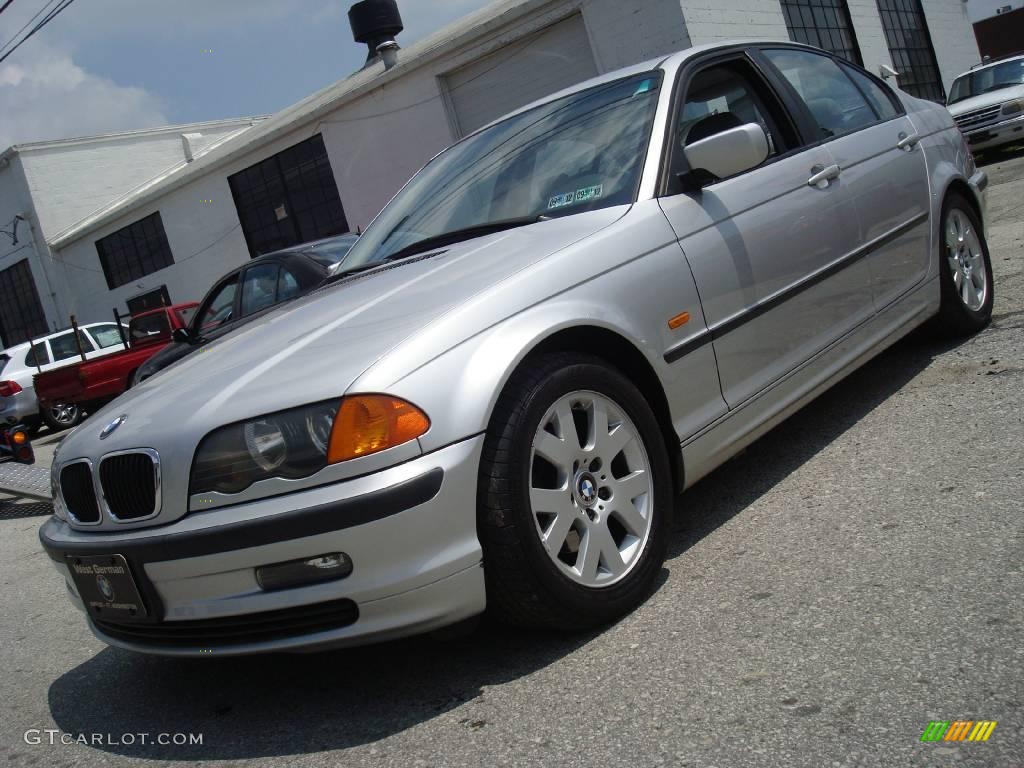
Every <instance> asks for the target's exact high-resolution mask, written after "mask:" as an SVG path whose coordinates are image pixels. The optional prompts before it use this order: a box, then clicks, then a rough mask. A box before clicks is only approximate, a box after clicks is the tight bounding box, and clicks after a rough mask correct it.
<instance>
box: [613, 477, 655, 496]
mask: <svg viewBox="0 0 1024 768" xmlns="http://www.w3.org/2000/svg"><path fill="white" fill-rule="evenodd" d="M612 487H613V488H614V491H615V499H616V500H617V501H622V502H626V503H629V502H631V501H632V500H633V499H635V498H636V497H637V496H642V495H643V494H645V493H647V492H649V491H650V490H651V483H650V479H649V478H648V476H647V473H646V472H645V471H644V470H642V469H639V470H637V471H636V472H633V473H631V474H629V475H626V476H625V477H623V478H620V479H618V480H616V481H615V482H614V484H613V485H612Z"/></svg>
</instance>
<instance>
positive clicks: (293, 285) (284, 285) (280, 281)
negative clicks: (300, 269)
mask: <svg viewBox="0 0 1024 768" xmlns="http://www.w3.org/2000/svg"><path fill="white" fill-rule="evenodd" d="M298 295H299V281H298V280H296V279H295V275H293V274H292V273H291V272H289V271H288V270H287V269H285V268H284V267H281V274H280V275H279V276H278V278H277V300H278V301H286V300H287V299H290V298H292V297H293V296H298Z"/></svg>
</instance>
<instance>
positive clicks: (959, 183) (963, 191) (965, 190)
mask: <svg viewBox="0 0 1024 768" xmlns="http://www.w3.org/2000/svg"><path fill="white" fill-rule="evenodd" d="M954 192H955V193H957V194H959V195H960V196H961V197H962V198H964V200H966V201H967V202H968V203H970V204H971V208H973V209H974V215H975V216H977V217H978V221H980V222H981V229H982V233H984V231H985V219H984V217H983V216H982V215H981V204H980V203H979V202H978V198H977V197H975V196H974V190H973V189H971V187H970V185H969V184H968V183H967V182H965V181H964V180H963V179H954V180H953V182H952V183H951V184H950V185H949V187H947V189H946V197H947V198H948V197H949V196H950V195H951V194H953V193H954ZM942 202H943V205H945V202H946V201H945V199H943V201H942Z"/></svg>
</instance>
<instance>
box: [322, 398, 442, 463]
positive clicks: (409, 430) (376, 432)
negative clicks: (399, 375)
mask: <svg viewBox="0 0 1024 768" xmlns="http://www.w3.org/2000/svg"><path fill="white" fill-rule="evenodd" d="M428 429H430V419H428V418H427V415H426V414H425V413H423V411H421V410H420V409H419V408H417V407H416V406H415V405H413V404H412V403H407V402H406V401H405V400H400V399H398V398H397V397H389V396H388V395H354V396H353V397H346V398H343V399H342V401H341V408H339V409H338V415H337V416H335V417H334V427H333V428H332V429H331V445H330V448H329V450H328V452H327V461H328V463H330V464H337V463H338V462H339V461H348V460H349V459H356V458H359V457H360V456H369V455H370V454H371V453H377V452H378V451H383V450H386V449H388V448H394V447H395V446H396V445H401V444H402V443H407V442H409V441H410V440H415V439H416V438H417V437H419V436H420V435H422V434H424V433H425V432H426V431H427V430H428Z"/></svg>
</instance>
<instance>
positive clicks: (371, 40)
mask: <svg viewBox="0 0 1024 768" xmlns="http://www.w3.org/2000/svg"><path fill="white" fill-rule="evenodd" d="M348 21H349V24H351V25H352V37H354V38H355V41H356V42H357V43H365V44H366V47H367V48H368V49H369V54H368V55H367V57H366V64H367V65H369V64H371V63H373V62H374V61H376V60H377V58H378V57H379V58H381V59H382V60H383V61H384V66H385V67H386V68H388V69H391V67H393V66H394V65H395V64H397V63H398V48H399V46H398V43H397V42H396V41H395V35H397V34H398V33H399V32H401V31H402V30H403V29H405V26H404V25H403V24H402V16H401V14H400V13H399V12H398V3H397V2H396V0H362V2H359V3H356V4H355V5H353V6H352V7H351V8H349V11H348Z"/></svg>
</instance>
